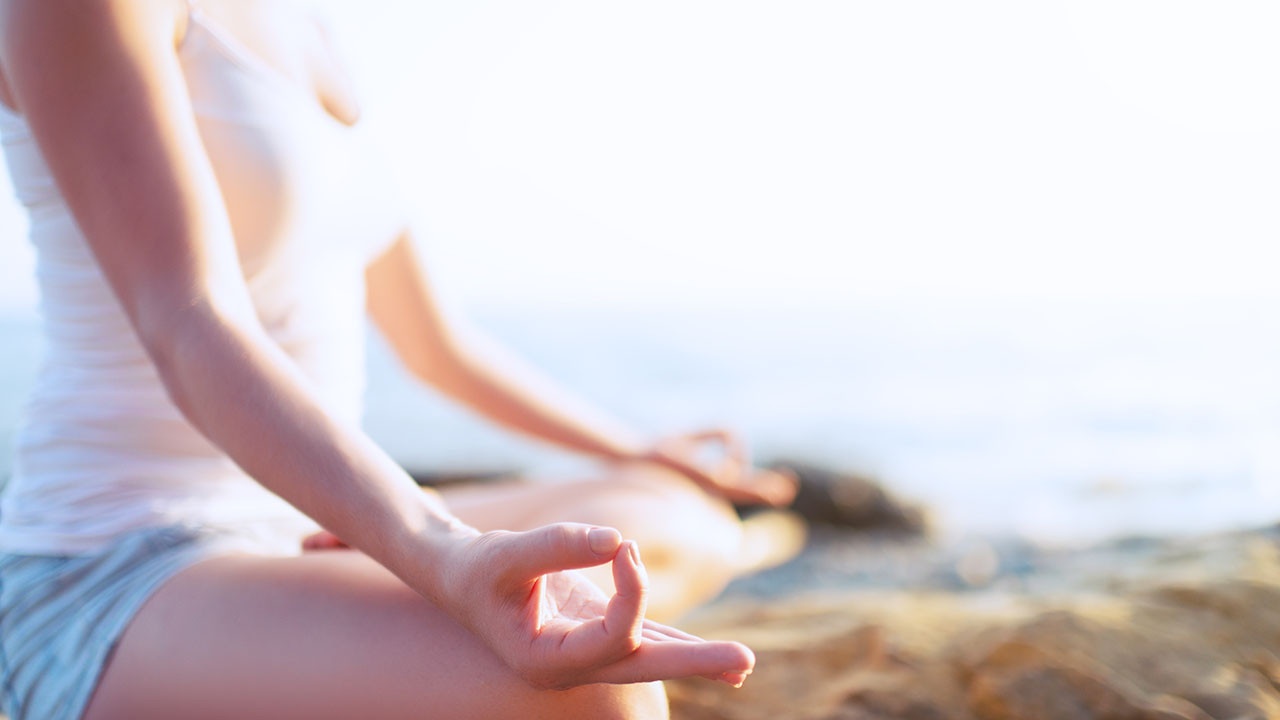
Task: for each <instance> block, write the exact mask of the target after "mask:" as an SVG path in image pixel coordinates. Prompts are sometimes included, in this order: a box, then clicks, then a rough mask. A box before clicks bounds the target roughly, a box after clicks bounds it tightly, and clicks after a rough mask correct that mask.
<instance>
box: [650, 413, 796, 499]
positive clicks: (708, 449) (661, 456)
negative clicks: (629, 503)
mask: <svg viewBox="0 0 1280 720" xmlns="http://www.w3.org/2000/svg"><path fill="white" fill-rule="evenodd" d="M640 459H641V460H644V461H648V462H652V463H656V464H658V465H661V466H663V467H666V468H668V469H670V470H674V471H675V472H678V473H680V474H681V475H684V476H685V477H687V478H689V479H690V480H692V481H693V482H695V483H697V485H698V486H699V487H701V488H702V489H703V490H706V491H707V492H709V493H711V494H713V495H717V496H720V497H723V498H725V499H726V500H728V501H730V502H732V503H735V504H738V505H769V506H772V507H783V506H786V505H788V504H790V503H791V501H792V500H794V499H795V496H796V487H797V482H796V478H795V476H794V475H791V474H789V473H782V472H777V471H773V470H763V469H759V468H754V467H752V465H751V459H750V457H749V454H748V452H747V447H746V444H745V443H744V442H743V441H742V439H741V438H740V437H738V435H737V434H736V433H733V432H731V431H729V430H724V429H720V428H716V429H711V430H701V431H698V432H690V433H682V434H679V435H672V436H670V437H666V438H663V439H661V440H659V441H658V442H657V443H654V445H653V447H652V448H650V449H649V450H648V451H647V452H646V453H644V454H643V455H641V456H640Z"/></svg>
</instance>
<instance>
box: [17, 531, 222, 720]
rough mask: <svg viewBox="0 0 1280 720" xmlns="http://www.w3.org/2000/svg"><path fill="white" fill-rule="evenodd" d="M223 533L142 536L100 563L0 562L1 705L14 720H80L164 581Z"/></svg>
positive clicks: (218, 543) (218, 545) (50, 558)
mask: <svg viewBox="0 0 1280 720" xmlns="http://www.w3.org/2000/svg"><path fill="white" fill-rule="evenodd" d="M227 539H228V538H227V536H226V534H223V533H215V532H211V531H207V530H199V529H192V528H188V527H161V528H148V529H145V530H138V531H135V532H132V533H130V534H128V535H125V536H123V537H122V538H120V539H119V540H118V541H116V542H115V543H114V544H113V545H111V546H110V547H108V548H107V549H106V550H104V551H102V552H100V553H98V554H96V555H84V556H81V555H76V556H56V555H13V554H0V683H2V684H0V699H3V707H4V710H5V711H6V712H8V713H9V716H10V717H11V718H12V720H80V718H81V716H82V715H83V714H84V711H85V708H86V706H87V705H88V703H89V698H90V697H91V696H92V695H93V690H94V688H95V687H97V684H98V678H99V676H100V675H101V673H102V670H103V668H104V667H105V665H106V662H107V659H108V658H109V657H110V655H111V651H112V649H114V648H115V645H116V642H117V641H118V640H119V639H120V636H121V634H122V633H123V632H124V629H125V626H127V625H128V624H129V621H130V620H132V619H133V616H134V614H135V613H137V611H138V608H140V607H141V606H142V604H143V603H144V602H146V600H147V598H149V597H150V596H151V594H152V593H153V592H155V590H156V588H158V587H159V586H160V584H161V583H163V582H164V581H165V580H167V579H169V578H170V577H172V576H173V575H174V574H175V573H177V572H178V571H179V570H182V569H183V568H186V567H189V566H190V565H192V564H194V563H196V562H199V561H200V560H203V559H206V558H209V557H213V556H216V555H220V554H225V553H226V552H228V551H229V548H228V543H226V542H224V541H225V540H227Z"/></svg>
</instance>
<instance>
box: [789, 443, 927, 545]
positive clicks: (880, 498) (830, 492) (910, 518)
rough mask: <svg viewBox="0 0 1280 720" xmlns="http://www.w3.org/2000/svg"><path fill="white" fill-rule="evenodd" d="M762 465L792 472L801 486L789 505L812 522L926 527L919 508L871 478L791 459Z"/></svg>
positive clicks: (900, 529)
mask: <svg viewBox="0 0 1280 720" xmlns="http://www.w3.org/2000/svg"><path fill="white" fill-rule="evenodd" d="M765 466H766V467H768V468H770V469H773V470H778V471H782V472H786V471H790V472H792V473H794V474H795V476H796V477H797V478H798V479H799V481H800V486H799V490H798V491H797V492H796V499H795V502H794V503H792V506H791V507H792V509H793V510H794V511H795V512H797V513H799V514H800V515H801V516H802V517H804V518H805V519H806V520H808V521H809V522H811V523H818V524H824V525H834V526H839V527H844V528H849V529H854V530H883V531H889V532H897V533H906V534H912V535H919V534H923V533H924V532H925V530H926V524H927V523H926V515H925V513H924V511H923V510H922V509H921V508H919V507H916V506H914V505H909V504H907V503H903V502H902V501H900V500H898V499H896V498H894V497H893V496H891V495H890V494H889V493H888V492H887V491H886V490H885V489H884V488H883V487H882V486H881V485H880V484H879V483H877V482H876V481H874V480H872V479H870V478H866V477H863V476H860V475H855V474H852V473H843V472H836V471H834V470H831V469H829V468H823V467H819V466H817V465H812V464H810V463H806V462H800V461H793V460H776V461H774V462H770V463H766V465H765Z"/></svg>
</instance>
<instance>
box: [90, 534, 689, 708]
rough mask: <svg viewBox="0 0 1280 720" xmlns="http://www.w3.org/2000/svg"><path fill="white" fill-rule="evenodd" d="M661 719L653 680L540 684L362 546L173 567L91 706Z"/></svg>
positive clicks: (137, 621) (135, 623)
mask: <svg viewBox="0 0 1280 720" xmlns="http://www.w3.org/2000/svg"><path fill="white" fill-rule="evenodd" d="M665 716H666V700H665V696H664V695H663V693H662V689H661V686H660V685H656V684H655V685H647V686H607V685H594V686H586V687H582V688H576V689H573V690H568V691H539V690H535V689H533V688H532V687H530V686H528V685H526V684H525V683H524V682H523V681H521V680H520V679H519V678H517V677H515V676H514V675H513V674H512V673H511V672H510V671H509V670H508V669H507V667H506V666H505V665H503V664H502V663H501V661H500V660H498V659H497V657H495V656H494V655H493V654H492V653H491V652H490V651H489V650H488V649H487V648H485V647H484V646H483V645H482V644H481V643H480V642H479V641H478V640H477V639H476V638H475V637H474V636H473V635H471V634H470V633H469V632H467V631H466V630H464V629H463V628H462V627H460V626H459V625H457V624H456V623H454V622H453V621H452V620H451V619H450V618H449V617H448V616H447V615H446V614H445V613H444V612H442V611H441V610H439V609H438V608H436V607H435V606H434V605H432V604H431V603H429V602H427V601H426V600H424V599H422V598H421V597H420V596H419V595H417V594H416V593H414V592H413V591H412V590H410V589H409V588H408V587H407V586H405V585H404V584H403V583H401V582H400V581H399V580H398V579H397V578H395V577H394V576H393V575H391V574H390V573H389V572H388V571H386V570H385V569H383V568H382V567H380V566H379V565H377V564H376V563H374V562H373V561H372V560H370V559H369V558H368V557H366V556H364V555H362V554H360V553H357V552H353V551H330V552H319V553H310V554H307V555H303V556H302V557H294V558H264V557H255V556H245V555H237V556H228V557H220V558H216V559H212V560H206V561H204V562H201V563H199V564H196V565H194V566H192V567H190V568H188V569H186V570H184V571H183V572H181V573H179V574H178V575H176V576H175V577H174V578H173V579H171V580H170V581H168V582H167V583H166V584H165V585H163V586H162V587H161V588H160V589H159V590H158V591H157V592H156V594H155V595H154V596H152V597H151V598H150V599H149V600H148V601H147V603H146V604H145V605H144V606H143V608H142V610H141V611H140V612H139V613H138V615H137V616H136V617H135V618H134V620H133V622H132V623H131V624H130V625H129V627H128V628H127V629H126V631H125V634H124V636H123V637H122V638H121V641H120V643H119V645H118V646H117V648H116V651H115V653H114V655H113V657H112V659H111V661H110V662H109V664H108V666H107V668H106V671H105V673H104V674H103V677H102V681H101V683H100V684H99V687H98V690H97V692H96V693H95V695H94V698H93V700H92V701H91V703H90V706H89V710H88V712H87V713H86V716H85V717H86V719H87V720H114V719H116V718H130V719H131V720H146V719H147V718H166V719H167V718H175V717H182V718H190V719H191V720H199V719H201V718H232V717H237V718H239V717H244V718H252V717H262V718H277V719H280V720H285V719H288V718H307V719H308V720H322V719H323V718H342V719H343V720H349V719H350V718H357V717H358V718H371V719H381V718H386V719H388V720H390V719H392V718H489V717H493V718H501V717H520V718H537V717H548V718H550V717H593V718H609V717H628V718H630V717H634V718H651V717H665Z"/></svg>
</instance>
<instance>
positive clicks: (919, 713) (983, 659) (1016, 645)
mask: <svg viewBox="0 0 1280 720" xmlns="http://www.w3.org/2000/svg"><path fill="white" fill-rule="evenodd" d="M1255 539H1256V538H1255ZM1255 539H1248V538H1244V539H1242V543H1243V544H1241V545H1240V546H1239V547H1240V549H1241V550H1242V552H1240V553H1236V554H1235V555H1236V557H1244V556H1245V555H1247V553H1245V552H1243V549H1245V547H1246V546H1247V545H1248V544H1249V543H1252V542H1254V540H1255ZM1214 542H1215V543H1217V545H1215V546H1214V547H1213V549H1212V552H1211V553H1209V554H1207V555H1205V556H1203V557H1204V558H1207V559H1208V560H1209V561H1210V564H1209V565H1208V566H1206V567H1204V568H1202V570H1203V571H1204V572H1203V573H1202V575H1203V577H1202V579H1201V580H1200V581H1197V582H1183V581H1179V582H1177V583H1167V584H1160V583H1159V582H1155V583H1154V585H1152V586H1146V587H1144V586H1137V585H1134V584H1132V583H1128V582H1126V583H1120V584H1116V585H1114V586H1091V587H1090V588H1089V590H1088V592H1085V593H1080V594H1078V595H1070V594H1067V595H1062V596H1053V597H1047V596H1029V595H1022V596H1017V595H1015V596H1008V595H1003V596H998V595H997V594H995V593H994V592H991V591H973V590H970V591H963V592H943V591H924V590H919V591H892V590H890V591H885V590H874V591H873V590H842V591H838V592H830V591H829V592H826V593H824V594H809V595H796V596H792V597H781V598H779V597H772V598H771V599H770V600H769V602H768V603H767V604H760V603H758V602H757V603H755V604H753V603H752V602H751V601H750V600H749V599H742V598H738V599H735V600H733V601H732V602H728V601H725V602H722V603H721V604H719V605H716V606H712V607H710V608H707V609H705V610H704V611H702V612H699V613H697V614H695V615H692V616H690V617H689V618H688V623H686V625H687V627H688V629H690V630H691V631H693V632H695V633H698V634H702V635H704V636H709V637H722V638H734V639H739V640H742V641H743V642H746V643H747V644H748V645H750V646H751V647H752V648H753V649H754V650H755V652H756V656H757V660H758V662H757V669H756V672H755V673H754V674H753V675H752V676H751V677H750V678H749V679H748V680H747V683H746V685H745V686H744V687H743V688H742V689H741V690H739V691H734V690H732V689H729V688H727V687H722V686H718V685H714V684H712V683H706V682H702V681H698V680H684V681H679V682H673V683H669V688H670V693H671V698H672V710H673V717H675V718H678V719H679V718H693V719H694V720H756V719H759V720H765V719H766V718H767V719H768V720H890V719H892V720H1252V719H1254V718H1258V719H1264V718H1280V573H1277V572H1275V571H1274V569H1275V566H1274V563H1273V561H1272V560H1267V562H1266V563H1264V564H1263V565H1265V567H1264V566H1261V565H1257V564H1256V563H1257V560H1256V558H1255V559H1253V560H1249V563H1250V565H1249V566H1250V567H1251V568H1252V569H1251V570H1249V572H1248V573H1247V574H1248V576H1249V579H1241V578H1240V576H1239V574H1238V573H1239V568H1226V570H1223V569H1222V568H1223V567H1224V565H1223V563H1221V562H1220V560H1221V559H1222V558H1224V557H1228V556H1229V555H1230V554H1229V553H1228V554H1224V551H1225V550H1228V549H1229V548H1228V547H1226V545H1229V543H1227V541H1224V540H1222V539H1218V540H1215V541H1214ZM1185 549H1186V548H1185V546H1183V545H1179V553H1180V554H1182V553H1183V551H1184V550H1185ZM1144 552H1145V551H1144ZM1185 556H1186V557H1187V558H1191V559H1193V560H1194V558H1195V554H1194V553H1185ZM1264 571H1265V572H1264ZM1214 572H1226V573H1227V574H1226V576H1223V575H1218V576H1214V574H1213V573H1214ZM1178 575H1179V576H1180V577H1181V576H1184V575H1185V574H1184V573H1178ZM1142 577H1144V578H1150V577H1152V575H1145V574H1144V575H1143V576H1142ZM1259 578H1262V579H1259ZM1144 582H1146V580H1144ZM1055 587H1057V586H1055ZM1099 587H1111V588H1112V589H1110V590H1106V591H1101V590H1099V589H1098V588H1099Z"/></svg>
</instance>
